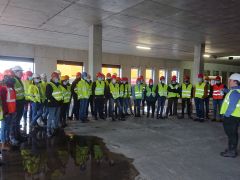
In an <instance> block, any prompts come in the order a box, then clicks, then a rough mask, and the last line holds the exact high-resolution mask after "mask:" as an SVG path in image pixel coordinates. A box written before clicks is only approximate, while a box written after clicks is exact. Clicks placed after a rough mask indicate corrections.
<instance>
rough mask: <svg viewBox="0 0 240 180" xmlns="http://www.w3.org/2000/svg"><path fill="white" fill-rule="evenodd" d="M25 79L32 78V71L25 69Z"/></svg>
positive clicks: (30, 79)
mask: <svg viewBox="0 0 240 180" xmlns="http://www.w3.org/2000/svg"><path fill="white" fill-rule="evenodd" d="M25 76H26V80H29V81H32V80H33V77H32V76H33V72H32V71H26V72H25Z"/></svg>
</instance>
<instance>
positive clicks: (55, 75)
mask: <svg viewBox="0 0 240 180" xmlns="http://www.w3.org/2000/svg"><path fill="white" fill-rule="evenodd" d="M55 77H56V78H59V74H58V73H57V72H53V73H52V75H51V78H55Z"/></svg>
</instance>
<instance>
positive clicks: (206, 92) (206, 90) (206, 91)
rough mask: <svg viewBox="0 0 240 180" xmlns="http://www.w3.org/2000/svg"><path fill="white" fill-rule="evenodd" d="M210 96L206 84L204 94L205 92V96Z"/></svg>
mask: <svg viewBox="0 0 240 180" xmlns="http://www.w3.org/2000/svg"><path fill="white" fill-rule="evenodd" d="M207 97H208V86H207V85H205V87H204V94H203V98H207Z"/></svg>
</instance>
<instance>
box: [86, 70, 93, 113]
mask: <svg viewBox="0 0 240 180" xmlns="http://www.w3.org/2000/svg"><path fill="white" fill-rule="evenodd" d="M87 82H88V84H89V99H88V106H87V116H88V108H89V106H90V111H91V115H92V116H93V115H94V110H93V95H92V84H93V83H92V80H91V76H90V75H89V74H88V75H87Z"/></svg>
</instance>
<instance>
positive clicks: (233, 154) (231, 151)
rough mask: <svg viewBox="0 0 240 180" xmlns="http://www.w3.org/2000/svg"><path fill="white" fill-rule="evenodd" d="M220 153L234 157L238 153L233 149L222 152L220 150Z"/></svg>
mask: <svg viewBox="0 0 240 180" xmlns="http://www.w3.org/2000/svg"><path fill="white" fill-rule="evenodd" d="M220 155H221V156H223V157H231V158H236V157H237V156H238V153H237V152H236V151H234V150H225V151H224V152H221V153H220Z"/></svg>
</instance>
